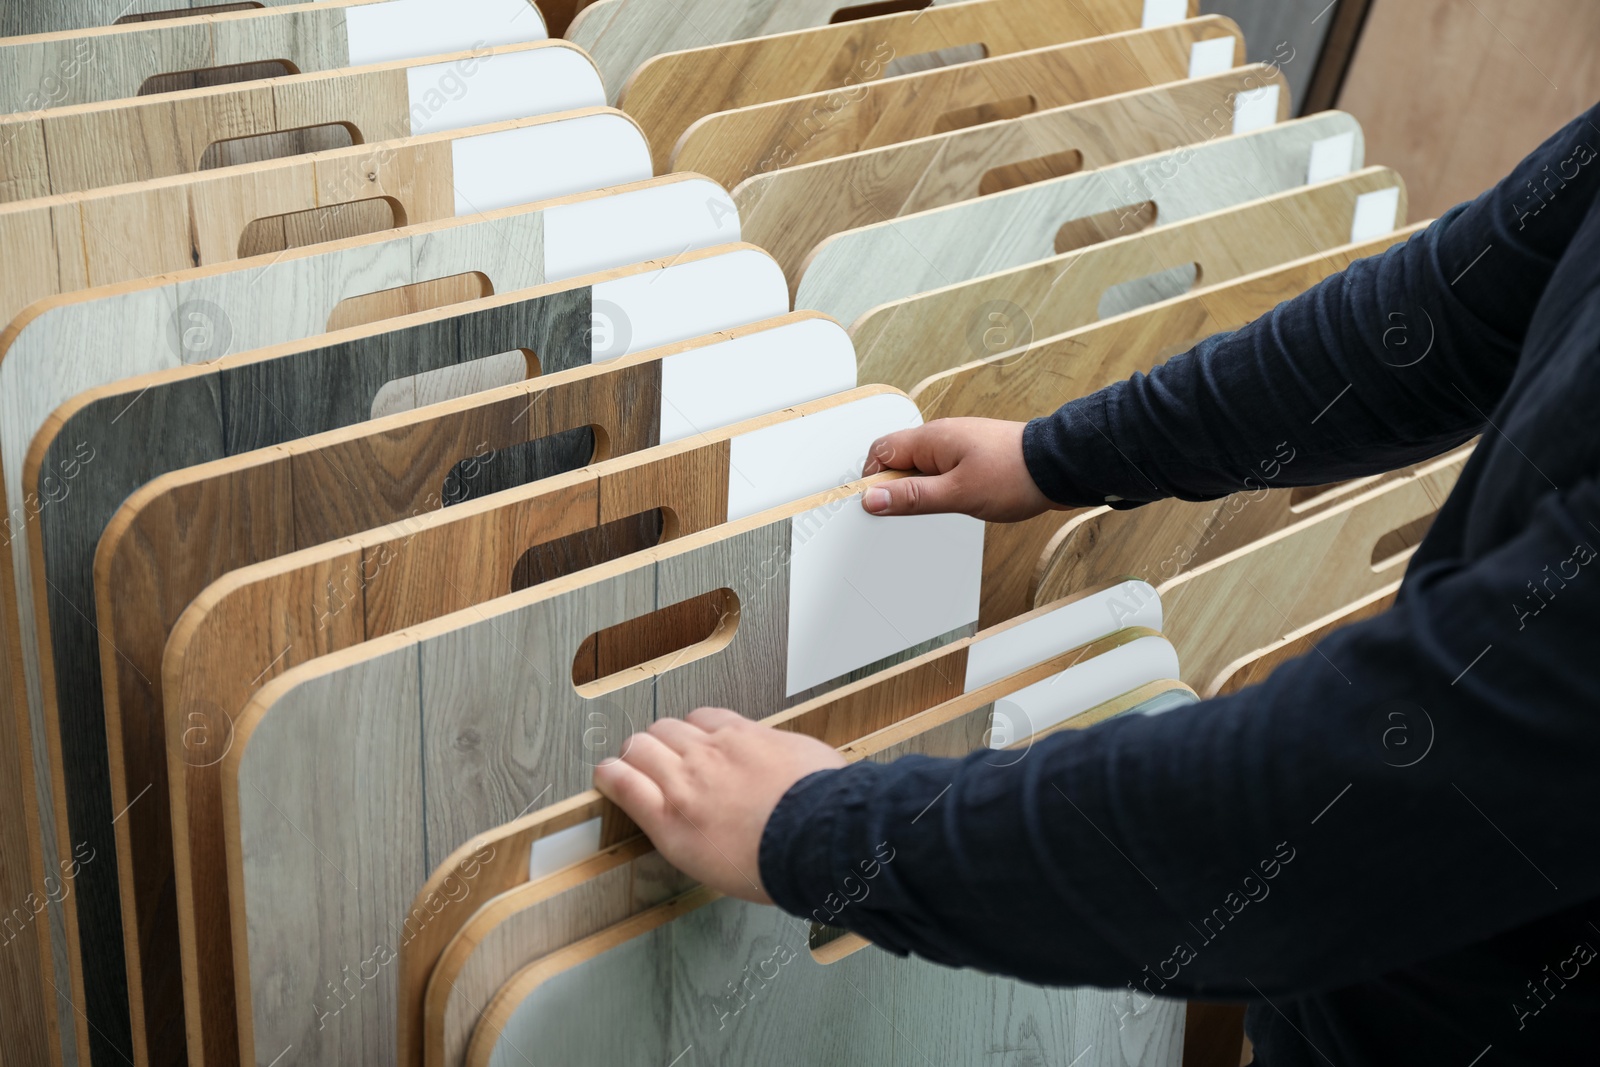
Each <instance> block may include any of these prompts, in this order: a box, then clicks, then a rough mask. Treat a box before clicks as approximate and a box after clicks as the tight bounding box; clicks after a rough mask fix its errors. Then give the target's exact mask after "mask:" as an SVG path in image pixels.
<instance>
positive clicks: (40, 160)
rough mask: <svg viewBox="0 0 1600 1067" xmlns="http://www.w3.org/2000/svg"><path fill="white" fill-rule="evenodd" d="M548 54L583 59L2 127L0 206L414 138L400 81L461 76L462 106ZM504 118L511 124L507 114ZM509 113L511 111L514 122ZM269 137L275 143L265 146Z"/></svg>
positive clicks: (381, 67)
mask: <svg viewBox="0 0 1600 1067" xmlns="http://www.w3.org/2000/svg"><path fill="white" fill-rule="evenodd" d="M552 49H553V50H559V51H568V52H573V53H575V54H577V55H579V56H581V53H578V52H577V50H576V49H575V48H574V47H573V46H571V45H568V44H566V43H565V42H561V41H535V42H532V43H529V44H522V45H511V46H507V47H504V48H484V49H476V50H473V51H463V52H456V53H453V54H450V55H445V56H432V57H428V58H427V59H426V60H422V59H411V60H401V61H397V62H393V63H382V64H374V65H369V66H363V67H357V68H353V69H341V70H334V71H324V72H317V73H311V74H299V75H293V76H290V77H286V78H278V79H274V80H272V81H267V82H260V83H251V84H246V85H243V86H236V85H223V86H217V87H214V88H207V89H193V90H188V91H185V92H179V93H169V94H164V95H161V96H155V97H148V96H146V97H133V98H131V99H125V100H116V101H107V102H102V103H95V104H81V105H78V106H75V107H61V108H52V109H50V110H48V111H42V112H37V113H30V114H26V115H18V116H8V117H6V118H4V119H0V201H5V202H10V201H16V200H27V199H32V198H36V197H47V196H53V195H57V194H61V193H72V192H81V191H84V190H88V189H100V188H105V187H107V186H113V185H122V184H125V183H129V182H141V181H149V180H151V179H154V178H166V177H171V176H174V175H179V174H189V173H193V172H195V171H198V170H201V169H207V168H210V167H216V166H222V165H233V166H237V165H240V164H245V163H254V162H260V161H262V160H266V159H270V158H276V157H283V156H291V155H300V154H304V153H308V152H315V151H321V150H325V149H331V148H336V147H339V145H340V143H343V144H350V143H356V144H363V143H374V142H383V141H392V140H395V139H396V138H402V137H410V136H412V135H413V134H414V133H416V132H417V130H415V129H414V128H413V115H412V102H411V99H410V92H409V90H408V88H407V80H408V74H409V73H410V72H412V71H414V70H415V69H416V68H420V67H424V66H433V65H436V64H447V65H451V66H454V67H456V68H457V69H458V70H459V71H462V72H464V76H463V77H460V78H459V83H460V85H461V86H462V88H461V90H460V94H459V97H458V98H463V97H465V96H466V94H467V93H468V92H470V89H471V79H472V77H473V75H474V73H475V72H476V70H477V69H478V67H479V66H481V64H482V63H484V62H485V61H489V60H492V59H493V58H494V57H496V56H502V55H518V54H522V53H528V52H536V51H548V50H552ZM582 62H587V60H586V59H584V60H582ZM508 104H510V102H509V101H508ZM416 107H417V109H418V110H417V116H418V117H421V118H423V119H427V118H430V117H432V115H434V114H436V113H438V112H439V111H441V110H442V109H443V107H444V97H443V96H442V95H441V96H440V97H439V98H438V100H437V101H429V100H419V101H417V102H416ZM499 110H500V111H501V112H502V114H503V115H504V116H505V117H510V114H509V113H508V108H507V107H502V108H500V109H499ZM515 110H516V109H515V106H514V105H510V107H509V112H514V111H515ZM527 113H529V112H526V111H525V112H524V114H527ZM332 124H337V125H338V126H339V127H341V129H343V131H344V133H345V138H346V139H344V140H343V141H342V142H341V141H340V140H339V139H338V138H336V137H333V136H331V135H330V131H318V130H314V129H311V128H312V127H323V126H328V125H332ZM274 133H278V134H281V136H278V137H267V135H269V134H274ZM240 139H250V140H240ZM219 142H232V143H231V144H227V145H220V144H218V143H219ZM213 146H216V147H213ZM208 149H210V151H209V152H208Z"/></svg>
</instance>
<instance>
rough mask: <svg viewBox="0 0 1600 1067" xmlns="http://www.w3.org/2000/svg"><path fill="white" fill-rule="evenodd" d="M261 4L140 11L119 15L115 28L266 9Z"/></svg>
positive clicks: (213, 5) (113, 23) (214, 5)
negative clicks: (140, 23)
mask: <svg viewBox="0 0 1600 1067" xmlns="http://www.w3.org/2000/svg"><path fill="white" fill-rule="evenodd" d="M265 6H266V5H265V4H260V3H253V2H252V3H238V4H210V5H207V6H206V7H174V8H170V9H169V10H166V11H139V12H136V13H134V14H132V15H118V16H117V18H116V21H114V22H112V23H111V25H113V26H127V25H131V24H132V23H135V22H160V21H163V20H165V19H188V18H194V17H195V16H196V15H226V14H227V13H228V12H230V11H254V10H255V9H256V8H258V7H265Z"/></svg>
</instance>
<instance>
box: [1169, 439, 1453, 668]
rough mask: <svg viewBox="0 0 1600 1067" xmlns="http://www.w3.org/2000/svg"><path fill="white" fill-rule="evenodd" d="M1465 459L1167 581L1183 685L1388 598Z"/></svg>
mask: <svg viewBox="0 0 1600 1067" xmlns="http://www.w3.org/2000/svg"><path fill="white" fill-rule="evenodd" d="M1466 461H1467V459H1466V457H1465V456H1463V455H1461V454H1459V453H1452V454H1450V455H1447V456H1444V457H1441V458H1439V459H1436V460H1434V461H1432V462H1431V463H1427V464H1424V465H1422V466H1420V467H1419V468H1418V469H1417V470H1416V472H1415V473H1414V474H1412V475H1411V476H1409V477H1405V478H1399V479H1395V480H1392V481H1388V482H1384V483H1382V484H1380V485H1378V486H1377V487H1375V488H1373V489H1370V490H1368V491H1366V492H1364V493H1361V494H1360V495H1358V496H1356V497H1353V498H1351V499H1350V500H1347V501H1345V502H1343V503H1341V504H1338V505H1336V506H1334V507H1332V508H1329V509H1328V510H1327V511H1324V512H1322V513H1321V514H1319V515H1316V516H1314V517H1312V518H1309V519H1306V520H1304V521H1302V522H1298V523H1296V524H1295V525H1293V526H1291V527H1288V528H1287V529H1284V530H1280V531H1279V532H1277V533H1275V534H1272V535H1270V536H1268V537H1266V538H1263V539H1262V540H1260V541H1257V542H1256V543H1255V544H1252V545H1247V546H1245V547H1244V548H1241V549H1237V550H1235V551H1233V552H1230V553H1228V554H1227V555H1225V556H1222V557H1221V558H1219V559H1216V560H1213V561H1212V562H1210V563H1207V564H1204V565H1202V566H1200V567H1196V568H1195V569H1194V570H1192V571H1189V572H1188V573H1185V574H1180V575H1178V577H1176V578H1174V579H1173V580H1172V581H1170V582H1164V583H1162V585H1161V587H1160V588H1161V600H1162V606H1163V610H1164V611H1165V614H1166V622H1165V628H1164V630H1163V632H1164V633H1165V634H1166V635H1167V636H1168V637H1169V638H1170V639H1171V641H1172V643H1173V645H1174V646H1176V648H1177V649H1178V653H1179V656H1180V657H1181V659H1182V662H1183V676H1184V680H1185V681H1188V680H1189V679H1195V680H1196V681H1198V683H1199V684H1200V685H1201V686H1206V687H1208V688H1209V687H1210V685H1211V683H1212V682H1213V681H1214V680H1215V679H1217V677H1218V675H1220V674H1222V673H1223V672H1224V671H1225V670H1226V669H1227V668H1228V667H1229V665H1230V664H1232V663H1234V662H1235V661H1237V660H1238V659H1239V658H1240V657H1241V656H1244V655H1247V654H1248V653H1250V652H1251V651H1252V650H1254V649H1259V648H1263V647H1266V646H1267V645H1270V644H1272V643H1274V642H1276V641H1279V640H1281V639H1283V638H1284V637H1286V636H1288V635H1290V634H1292V633H1295V632H1297V631H1300V630H1302V629H1304V628H1306V627H1308V626H1312V625H1314V624H1316V623H1318V622H1320V621H1323V620H1325V619H1326V617H1327V616H1328V615H1330V614H1331V613H1334V612H1337V611H1339V610H1341V609H1343V608H1345V607H1347V606H1348V605H1350V604H1352V603H1355V602H1357V601H1360V600H1362V599H1364V598H1366V597H1369V596H1372V595H1374V594H1377V593H1380V592H1382V591H1385V590H1387V589H1388V588H1389V587H1390V586H1392V585H1393V584H1394V583H1395V582H1396V581H1398V580H1399V578H1400V576H1401V575H1402V574H1403V573H1404V571H1405V568H1406V564H1407V562H1409V560H1410V558H1411V553H1412V551H1413V549H1414V547H1415V542H1416V540H1418V539H1419V538H1420V531H1421V530H1423V529H1425V528H1426V525H1427V524H1428V523H1430V522H1431V521H1432V519H1433V517H1434V515H1436V514H1437V513H1438V511H1439V506H1440V505H1441V504H1443V503H1444V499H1445V497H1447V496H1449V495H1450V490H1451V489H1452V488H1453V487H1454V486H1455V483H1456V478H1457V477H1458V476H1459V475H1460V473H1461V468H1462V467H1463V466H1465V464H1466ZM1191 684H1193V683H1191Z"/></svg>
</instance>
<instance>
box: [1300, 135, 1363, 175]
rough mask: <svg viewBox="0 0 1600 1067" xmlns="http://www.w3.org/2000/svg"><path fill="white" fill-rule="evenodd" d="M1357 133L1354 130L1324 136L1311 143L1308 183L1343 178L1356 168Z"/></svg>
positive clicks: (1307, 170) (1307, 169) (1307, 173)
mask: <svg viewBox="0 0 1600 1067" xmlns="http://www.w3.org/2000/svg"><path fill="white" fill-rule="evenodd" d="M1355 161H1356V135H1355V133H1354V131H1351V130H1346V131H1345V132H1344V133H1337V134H1334V135H1333V136H1332V137H1324V138H1323V139H1322V140H1320V141H1313V142H1312V143H1311V164H1310V166H1308V167H1307V168H1306V184H1307V185H1315V184H1316V183H1317V182H1325V181H1331V180H1332V179H1334V178H1342V177H1344V176H1345V175H1346V174H1349V173H1350V171H1351V170H1353V169H1355Z"/></svg>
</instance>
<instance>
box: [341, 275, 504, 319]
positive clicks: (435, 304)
mask: <svg viewBox="0 0 1600 1067" xmlns="http://www.w3.org/2000/svg"><path fill="white" fill-rule="evenodd" d="M493 295H494V284H493V283H492V282H490V281H489V276H488V275H487V274H484V273H483V272H482V271H468V272H467V273H465V274H452V275H450V276H449V277H447V278H432V279H430V280H428V281H425V282H412V283H411V284H410V285H401V286H397V287H396V288H394V289H383V290H380V291H378V292H376V293H364V294H363V295H361V296H352V297H347V298H346V299H344V300H341V301H339V303H338V304H337V305H335V306H334V309H333V312H332V313H331V314H330V315H329V316H328V332H329V333H332V332H333V331H335V330H344V329H348V328H350V327H351V326H365V325H367V324H368V323H371V322H381V321H383V320H384V319H397V318H399V317H400V316H402V315H415V314H416V313H417V312H419V311H432V310H433V309H434V308H441V307H448V306H450V305H451V304H464V303H466V302H467V301H468V300H482V299H483V298H484V297H486V296H493Z"/></svg>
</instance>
